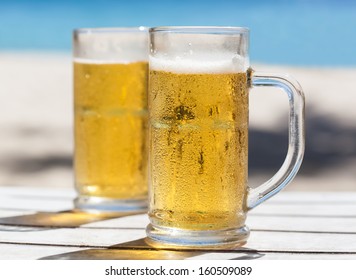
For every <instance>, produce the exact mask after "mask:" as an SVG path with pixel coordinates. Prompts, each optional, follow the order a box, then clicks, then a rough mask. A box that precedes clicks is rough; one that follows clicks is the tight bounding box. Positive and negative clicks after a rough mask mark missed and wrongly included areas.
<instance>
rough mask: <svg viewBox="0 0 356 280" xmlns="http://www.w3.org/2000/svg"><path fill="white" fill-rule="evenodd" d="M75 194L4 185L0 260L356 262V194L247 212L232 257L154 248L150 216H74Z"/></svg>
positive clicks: (277, 200) (284, 201)
mask: <svg viewBox="0 0 356 280" xmlns="http://www.w3.org/2000/svg"><path fill="white" fill-rule="evenodd" d="M74 196H75V193H74V191H71V190H68V189H63V190H62V189H50V188H48V189H44V188H33V187H0V259H4V260H12V259H20V260H25V259H110V260H111V259H121V260H123V259H177V260H179V259H307V260H309V259H335V260H337V259H356V192H354V193H345V192H344V193H336V192H328V193H321V192H318V193H316V192H308V193H307V192H303V193H302V192H282V193H280V194H278V195H277V196H275V197H274V198H272V199H271V200H269V201H268V202H266V203H265V204H263V205H261V206H259V207H257V208H256V209H254V210H253V211H251V212H250V213H249V216H248V219H247V225H248V226H249V227H250V229H251V235H250V238H249V241H248V243H247V244H246V245H245V246H244V247H242V248H241V249H237V250H233V251H206V252H204V251H170V250H155V249H153V248H151V247H149V246H148V245H146V243H145V241H144V238H145V230H144V229H145V226H146V225H147V223H148V219H147V217H146V215H145V214H139V215H128V216H127V215H126V216H122V217H109V216H104V215H102V216H100V215H90V214H84V213H75V212H72V211H71V209H72V199H73V197H74Z"/></svg>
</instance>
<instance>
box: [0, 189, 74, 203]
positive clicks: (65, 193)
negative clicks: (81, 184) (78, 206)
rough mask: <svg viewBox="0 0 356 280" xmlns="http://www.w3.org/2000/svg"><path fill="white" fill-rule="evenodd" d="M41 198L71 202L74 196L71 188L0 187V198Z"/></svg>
mask: <svg viewBox="0 0 356 280" xmlns="http://www.w3.org/2000/svg"><path fill="white" fill-rule="evenodd" d="M2 196H19V197H23V198H24V197H28V198H31V197H35V198H37V197H41V198H46V199H51V200H52V199H56V200H59V199H62V200H68V199H69V200H71V199H73V198H74V197H75V196H76V193H75V190H74V187H73V188H70V187H68V188H51V187H30V186H20V187H19V186H0V197H2Z"/></svg>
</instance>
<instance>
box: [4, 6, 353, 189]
mask: <svg viewBox="0 0 356 280" xmlns="http://www.w3.org/2000/svg"><path fill="white" fill-rule="evenodd" d="M140 25H144V26H161V25H218V26H222V25H228V26H245V27H249V28H250V31H251V47H250V56H251V64H252V66H253V68H254V69H256V70H259V71H264V72H288V73H290V74H291V75H292V76H294V77H295V78H296V79H297V80H298V81H299V82H300V84H301V85H302V86H303V89H304V91H305V95H306V101H307V106H306V128H307V129H306V130H307V131H306V136H307V139H306V154H305V158H304V162H303V165H302V168H301V170H300V172H299V175H298V176H297V177H296V179H295V180H294V181H293V183H292V184H291V186H289V187H288V188H287V189H289V190H295V191H298V190H303V191H305V190H310V191H315V190H317V191H322V190H325V191H329V190H334V191H335V190H336V191H356V121H355V120H356V109H355V106H356V52H355V50H356V1H352V0H349V1H348V0H324V1H323V0H314V1H307V0H299V1H297V0H289V1H282V0H280V1H277V0H275V1H263V0H255V1H236V0H235V1H233V0H224V1H216V0H214V1H213V0H204V1H192V0H180V1H155V0H151V1H139V0H136V1H117V0H116V1H114V0H102V1H90V0H85V1H84V0H77V1H69V0H61V1H57V0H53V1H48V0H31V1H30V0H28V1H26V0H22V1H21V0H8V1H7V0H0V185H6V186H11V185H26V186H28V185H31V186H44V187H68V188H72V187H73V182H72V181H73V179H72V176H73V174H72V152H73V140H72V118H73V113H72V63H71V33H72V30H73V29H75V28H79V27H112V26H140ZM250 103H251V105H250V150H249V153H250V157H249V161H250V162H249V171H250V185H251V186H255V185H258V184H260V183H262V182H263V181H264V180H266V179H268V178H269V177H271V175H273V174H274V173H275V172H276V171H277V170H278V168H279V167H280V166H281V164H282V163H283V160H284V157H285V154H286V151H287V141H288V132H287V129H288V99H287V97H286V96H285V94H283V93H282V92H278V90H270V89H268V90H267V89H261V88H259V89H252V90H251V94H250Z"/></svg>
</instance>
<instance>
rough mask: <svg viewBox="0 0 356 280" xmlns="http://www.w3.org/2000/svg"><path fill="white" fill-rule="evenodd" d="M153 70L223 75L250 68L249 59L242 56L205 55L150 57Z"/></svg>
mask: <svg viewBox="0 0 356 280" xmlns="http://www.w3.org/2000/svg"><path fill="white" fill-rule="evenodd" d="M149 64H150V69H151V70H160V71H166V72H173V73H191V74H193V73H198V74H199V73H201V74H203V73H205V74H213V73H214V74H222V73H238V72H245V71H246V70H247V68H248V58H243V57H241V56H240V55H237V54H236V55H234V56H229V57H227V55H223V56H221V55H205V56H199V57H197V56H191V57H179V56H177V57H174V58H166V57H153V56H150V57H149Z"/></svg>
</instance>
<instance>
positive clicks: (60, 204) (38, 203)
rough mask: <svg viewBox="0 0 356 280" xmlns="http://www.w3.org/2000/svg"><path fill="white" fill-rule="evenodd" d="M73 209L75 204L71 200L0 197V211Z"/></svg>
mask: <svg viewBox="0 0 356 280" xmlns="http://www.w3.org/2000/svg"><path fill="white" fill-rule="evenodd" d="M72 208H73V202H72V201H71V200H69V199H65V200H50V199H44V198H41V197H30V198H29V197H18V196H0V209H14V210H20V209H22V210H33V211H63V210H69V209H72Z"/></svg>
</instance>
